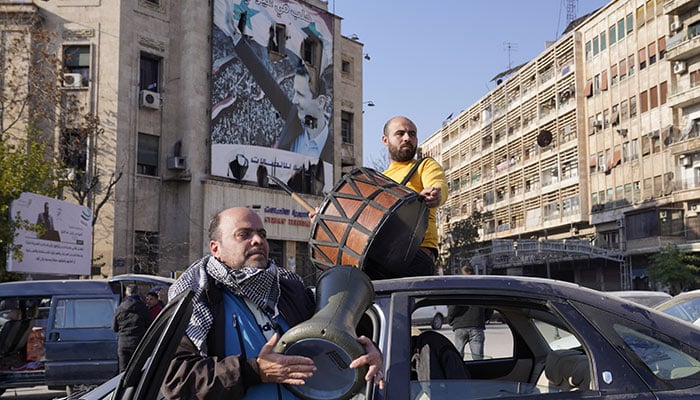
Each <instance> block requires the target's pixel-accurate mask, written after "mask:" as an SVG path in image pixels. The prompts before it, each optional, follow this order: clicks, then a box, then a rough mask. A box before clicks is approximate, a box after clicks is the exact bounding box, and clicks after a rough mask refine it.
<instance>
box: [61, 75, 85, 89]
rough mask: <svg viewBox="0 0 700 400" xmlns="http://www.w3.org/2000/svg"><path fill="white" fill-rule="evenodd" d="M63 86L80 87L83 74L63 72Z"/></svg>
mask: <svg viewBox="0 0 700 400" xmlns="http://www.w3.org/2000/svg"><path fill="white" fill-rule="evenodd" d="M63 87H69V88H80V87H83V76H82V75H80V74H76V73H70V74H63Z"/></svg>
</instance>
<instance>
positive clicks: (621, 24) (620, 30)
mask: <svg viewBox="0 0 700 400" xmlns="http://www.w3.org/2000/svg"><path fill="white" fill-rule="evenodd" d="M624 37H625V21H624V20H622V19H621V20H619V21H617V40H618V41H619V40H622V39H623V38H624Z"/></svg>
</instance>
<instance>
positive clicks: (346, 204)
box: [338, 198, 365, 218]
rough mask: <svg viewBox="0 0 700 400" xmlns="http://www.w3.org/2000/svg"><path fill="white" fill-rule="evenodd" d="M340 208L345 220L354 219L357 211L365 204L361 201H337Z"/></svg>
mask: <svg viewBox="0 0 700 400" xmlns="http://www.w3.org/2000/svg"><path fill="white" fill-rule="evenodd" d="M338 203H339V204H340V207H341V208H342V209H343V211H344V212H345V216H346V217H347V218H355V214H357V210H359V209H360V207H361V206H362V205H363V204H364V203H365V202H364V200H363V199H341V198H339V199H338Z"/></svg>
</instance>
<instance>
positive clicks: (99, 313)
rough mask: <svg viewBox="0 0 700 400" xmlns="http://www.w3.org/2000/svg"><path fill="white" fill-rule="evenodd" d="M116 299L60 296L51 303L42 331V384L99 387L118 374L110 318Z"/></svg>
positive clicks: (103, 296) (94, 296) (115, 340)
mask: <svg viewBox="0 0 700 400" xmlns="http://www.w3.org/2000/svg"><path fill="white" fill-rule="evenodd" d="M118 303H119V296H117V295H106V294H101V295H88V294H86V295H61V296H54V297H53V299H52V300H51V308H50V311H49V319H48V322H47V327H46V363H45V370H46V383H47V385H49V386H63V385H72V384H99V383H102V382H104V381H106V380H108V379H109V378H111V377H113V376H114V375H116V374H117V373H118V364H117V335H116V333H115V332H114V331H113V330H112V318H113V316H114V311H115V309H116V308H117V305H118Z"/></svg>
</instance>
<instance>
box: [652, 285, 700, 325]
mask: <svg viewBox="0 0 700 400" xmlns="http://www.w3.org/2000/svg"><path fill="white" fill-rule="evenodd" d="M654 309H656V310H659V311H662V312H665V313H666V314H669V315H673V316H674V317H676V318H680V319H682V320H684V321H688V322H690V323H692V324H695V325H700V290H693V291H691V292H684V293H680V294H677V295H676V296H674V297H673V298H671V299H670V300H667V301H665V302H663V303H661V304H659V305H657V306H656V307H654Z"/></svg>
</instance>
